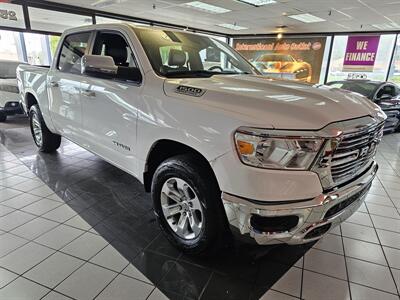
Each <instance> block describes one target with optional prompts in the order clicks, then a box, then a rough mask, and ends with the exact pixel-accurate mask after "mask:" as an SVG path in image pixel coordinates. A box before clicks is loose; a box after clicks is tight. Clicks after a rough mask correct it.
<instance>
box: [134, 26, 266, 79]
mask: <svg viewBox="0 0 400 300" xmlns="http://www.w3.org/2000/svg"><path fill="white" fill-rule="evenodd" d="M134 30H135V33H136V35H137V36H138V38H139V40H140V42H141V44H142V46H143V48H144V50H145V52H146V54H147V57H148V58H149V60H150V63H151V65H152V66H153V69H154V71H155V72H156V73H157V74H159V75H162V76H166V77H209V76H212V75H215V74H218V75H220V74H259V73H258V71H257V70H256V69H255V68H254V67H253V66H252V65H251V64H250V63H248V62H247V61H246V60H245V59H244V58H243V57H242V56H240V55H239V54H238V53H237V52H235V50H233V49H232V48H231V47H229V46H228V45H227V44H225V43H223V42H220V41H218V40H216V39H213V38H210V37H207V36H202V35H196V34H191V33H187V32H179V31H169V30H161V29H149V28H134Z"/></svg>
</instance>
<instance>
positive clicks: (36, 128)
mask: <svg viewBox="0 0 400 300" xmlns="http://www.w3.org/2000/svg"><path fill="white" fill-rule="evenodd" d="M32 133H33V138H34V139H35V142H36V144H37V145H38V146H39V147H41V146H42V142H43V137H42V127H41V126H40V121H39V118H38V116H37V114H33V116H32Z"/></svg>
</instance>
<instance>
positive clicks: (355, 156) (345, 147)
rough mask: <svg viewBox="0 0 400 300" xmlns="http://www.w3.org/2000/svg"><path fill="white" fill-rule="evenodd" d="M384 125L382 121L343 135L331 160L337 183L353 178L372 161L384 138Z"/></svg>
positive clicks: (333, 174)
mask: <svg viewBox="0 0 400 300" xmlns="http://www.w3.org/2000/svg"><path fill="white" fill-rule="evenodd" d="M383 126H384V123H383V122H382V123H380V124H377V125H374V126H369V127H367V128H363V129H361V130H359V131H355V132H352V133H345V134H344V135H343V136H342V138H341V140H340V142H339V144H338V146H337V148H336V150H335V152H334V154H333V156H332V160H331V175H332V180H333V182H334V183H335V184H336V185H339V184H341V183H344V182H346V181H348V180H350V179H352V178H353V177H354V176H356V175H357V174H358V173H359V172H361V171H362V170H363V169H364V168H365V167H367V165H369V164H370V163H371V159H372V158H373V157H374V156H375V152H376V146H377V145H378V144H379V142H380V140H381V139H382V135H383Z"/></svg>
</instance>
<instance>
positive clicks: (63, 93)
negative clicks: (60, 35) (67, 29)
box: [47, 31, 92, 142]
mask: <svg viewBox="0 0 400 300" xmlns="http://www.w3.org/2000/svg"><path fill="white" fill-rule="evenodd" d="M91 34H92V33H91V32H90V31H88V32H78V33H72V34H70V35H67V36H66V37H65V38H64V40H63V41H62V45H61V48H60V50H59V55H58V58H57V62H56V65H55V67H53V68H51V70H50V71H49V75H48V78H47V87H48V93H49V100H50V101H49V110H50V115H51V118H52V121H53V123H54V126H55V127H56V129H57V130H58V131H59V132H60V133H62V135H63V136H65V137H67V138H69V139H71V140H73V141H76V142H81V141H82V140H81V137H82V130H81V126H82V106H81V99H80V90H81V82H82V80H83V79H84V76H82V75H81V60H82V57H83V55H84V54H86V51H88V45H89V41H90V37H91Z"/></svg>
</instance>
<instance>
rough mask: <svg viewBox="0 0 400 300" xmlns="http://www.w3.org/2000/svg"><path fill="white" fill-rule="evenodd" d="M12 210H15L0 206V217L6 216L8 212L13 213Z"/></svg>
mask: <svg viewBox="0 0 400 300" xmlns="http://www.w3.org/2000/svg"><path fill="white" fill-rule="evenodd" d="M14 210H15V208H11V207H8V206H4V205H0V217H2V216H5V215H8V214H9V213H10V212H13V211H14Z"/></svg>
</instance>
